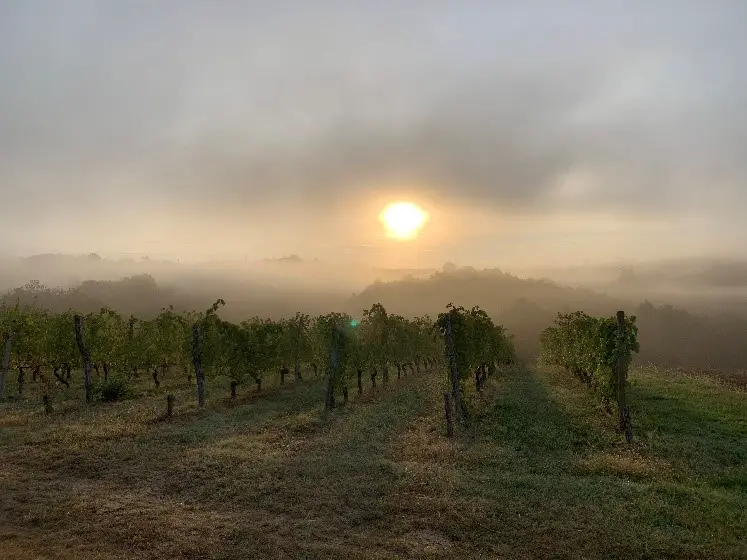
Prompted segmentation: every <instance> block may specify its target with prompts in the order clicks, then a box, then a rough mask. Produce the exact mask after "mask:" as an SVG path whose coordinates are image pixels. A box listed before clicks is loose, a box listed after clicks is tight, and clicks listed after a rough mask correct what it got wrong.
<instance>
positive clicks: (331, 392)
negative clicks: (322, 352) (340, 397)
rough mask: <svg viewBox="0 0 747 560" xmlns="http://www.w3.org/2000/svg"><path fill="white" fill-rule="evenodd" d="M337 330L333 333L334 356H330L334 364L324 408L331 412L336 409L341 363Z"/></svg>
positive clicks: (332, 350)
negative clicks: (336, 380)
mask: <svg viewBox="0 0 747 560" xmlns="http://www.w3.org/2000/svg"><path fill="white" fill-rule="evenodd" d="M337 336H338V332H337V328H333V331H332V349H331V352H332V355H331V356H330V362H331V364H332V370H331V371H330V372H329V379H328V380H327V393H326V395H325V397H324V408H325V409H326V410H331V409H333V408H334V407H335V379H336V378H337V367H338V363H339V349H338V347H337Z"/></svg>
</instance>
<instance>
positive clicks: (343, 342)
mask: <svg viewBox="0 0 747 560" xmlns="http://www.w3.org/2000/svg"><path fill="white" fill-rule="evenodd" d="M224 305H225V301H223V300H222V299H219V300H217V301H216V302H215V303H214V304H213V305H212V306H211V307H210V308H209V309H207V310H205V311H204V312H199V313H197V312H177V311H175V309H174V308H173V307H168V308H164V309H162V310H161V313H159V314H158V315H157V316H156V317H154V318H151V319H142V318H137V317H134V316H130V317H123V316H121V315H120V314H118V313H117V312H115V311H113V310H111V309H106V308H102V309H100V310H99V311H98V312H96V313H89V314H87V315H85V316H84V317H83V338H84V341H85V344H86V346H87V347H88V349H89V351H90V354H91V359H92V361H93V363H94V364H96V365H97V366H98V367H100V368H101V369H103V370H104V371H105V372H111V375H112V376H111V377H110V378H109V380H108V381H105V382H103V383H102V384H100V385H99V388H98V390H99V391H100V394H101V395H105V399H106V400H116V399H119V398H121V396H122V395H124V394H125V393H124V392H123V391H124V389H125V385H126V383H125V377H122V375H124V374H126V375H127V376H129V375H130V374H134V373H137V372H138V371H141V370H147V371H151V370H153V369H156V368H164V369H166V368H167V367H169V366H178V367H181V368H182V369H183V370H185V371H187V370H189V369H190V368H192V367H193V360H192V327H193V325H197V326H198V327H199V332H200V340H199V351H200V362H201V366H202V370H203V372H204V373H205V375H207V376H213V377H218V376H226V377H228V378H230V379H231V380H233V381H236V382H239V383H242V382H244V381H245V380H247V379H253V380H254V381H256V382H257V384H258V385H260V384H261V381H262V379H263V377H264V376H265V374H267V373H269V372H272V371H277V370H278V369H279V368H281V367H287V366H290V365H292V366H293V368H294V370H295V371H296V372H298V377H299V378H300V368H301V364H302V363H306V364H308V363H310V362H311V363H315V364H317V365H318V366H319V367H320V369H321V371H322V373H323V374H324V375H325V376H327V377H328V379H329V380H330V381H331V383H332V385H331V387H332V388H333V390H337V389H340V388H342V387H344V386H345V385H346V379H347V378H348V377H349V376H350V375H355V373H356V372H357V371H363V370H365V369H367V368H377V369H378V371H381V372H386V371H387V368H388V367H389V366H390V365H391V364H395V365H397V366H398V367H404V366H405V365H407V364H411V365H412V366H413V368H414V367H415V366H417V368H418V369H420V366H421V365H422V364H424V363H425V361H426V360H433V359H434V358H437V357H438V356H440V355H443V341H442V340H441V337H440V336H439V335H438V331H437V329H436V328H435V325H434V323H433V321H431V319H430V318H429V317H427V316H426V317H420V318H416V319H414V320H411V319H408V318H405V317H402V316H399V315H394V314H390V313H388V312H387V311H386V309H385V308H384V307H383V306H382V305H381V304H376V305H374V306H372V307H371V309H369V310H366V311H364V312H363V317H362V320H361V321H360V322H359V321H355V320H353V318H352V317H350V316H349V315H345V314H341V313H329V314H327V315H322V316H319V317H316V318H311V317H309V316H308V315H305V314H302V313H296V315H295V316H293V317H291V318H288V319H283V320H280V321H274V320H270V319H262V318H259V317H254V318H252V319H249V320H246V321H243V322H241V323H240V324H236V323H231V322H228V321H224V320H223V319H221V317H220V314H219V313H220V310H221V308H222V307H223V306H224ZM477 315H479V313H478V314H477ZM477 315H475V316H476V317H477ZM73 317H74V312H73V311H72V310H70V311H65V312H62V313H53V312H50V311H48V310H45V309H43V308H41V307H38V306H36V305H25V306H21V305H20V304H16V305H15V306H13V307H10V306H6V305H4V304H0V331H2V334H4V335H7V334H8V333H11V332H12V333H13V334H14V341H13V345H12V360H13V361H12V365H13V366H14V367H34V368H38V369H39V370H42V369H45V368H48V369H50V370H52V371H53V372H57V373H59V372H60V370H62V371H63V372H64V371H65V370H73V369H78V368H79V367H81V362H82V358H81V355H80V351H79V349H78V347H77V344H76V340H75V328H74V321H73ZM485 317H487V316H484V317H482V316H480V320H484V319H485ZM487 321H488V323H489V325H492V323H490V322H489V319H487ZM475 323H476V324H477V323H479V320H477V319H476V320H475ZM492 329H493V330H490V328H488V329H487V331H486V332H490V333H492V334H493V335H500V334H501V333H502V332H503V331H502V330H500V329H499V328H497V327H492ZM499 339H500V336H499V337H498V339H496V341H497V342H496V341H494V342H496V344H498V343H500V344H506V343H507V342H506V341H505V340H502V339H501V340H499ZM484 342H485V344H486V345H489V344H491V342H490V340H489V338H485V340H484ZM509 342H510V341H509ZM500 344H499V345H500ZM509 346H510V344H509ZM497 347H498V346H496V345H495V344H493V346H489V348H491V349H492V350H490V352H492V354H494V355H497V354H496V353H495V352H493V350H495V348H497ZM477 348H479V346H474V348H473V350H472V352H473V353H474V352H477V350H476V349H477ZM485 352H488V351H487V350H486V351H485ZM485 352H483V354H485V355H487V354H486V353H485ZM483 354H480V356H481V357H484V356H483ZM481 359H482V358H481ZM40 373H42V374H43V372H41V371H40ZM48 377H49V378H53V376H48ZM120 389H122V391H120Z"/></svg>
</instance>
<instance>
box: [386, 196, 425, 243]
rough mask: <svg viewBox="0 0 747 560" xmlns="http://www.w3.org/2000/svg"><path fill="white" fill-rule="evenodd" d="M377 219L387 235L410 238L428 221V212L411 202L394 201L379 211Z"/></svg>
mask: <svg viewBox="0 0 747 560" xmlns="http://www.w3.org/2000/svg"><path fill="white" fill-rule="evenodd" d="M379 219H380V220H381V222H382V223H383V224H384V227H385V228H386V230H387V234H388V235H389V237H394V238H396V239H412V238H414V237H415V236H417V234H418V232H419V231H420V230H421V229H422V228H423V226H424V225H425V222H426V221H428V214H427V213H426V212H425V211H423V210H422V209H421V208H420V207H419V206H418V205H417V204H413V203H412V202H394V203H392V204H389V205H388V206H387V207H386V208H384V210H382V211H381V214H380V215H379Z"/></svg>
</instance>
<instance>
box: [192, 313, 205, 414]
mask: <svg viewBox="0 0 747 560" xmlns="http://www.w3.org/2000/svg"><path fill="white" fill-rule="evenodd" d="M192 364H193V365H194V367H195V378H196V379H197V405H198V406H205V374H204V372H203V371H202V360H201V358H200V325H199V324H198V323H195V324H194V325H192Z"/></svg>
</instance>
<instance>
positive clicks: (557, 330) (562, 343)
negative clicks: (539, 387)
mask: <svg viewBox="0 0 747 560" xmlns="http://www.w3.org/2000/svg"><path fill="white" fill-rule="evenodd" d="M635 321H636V318H635V316H633V317H626V319H625V323H624V329H623V330H622V331H618V328H617V319H616V318H615V317H611V318H610V317H601V318H598V317H591V316H589V315H587V314H586V313H584V312H582V311H576V312H575V313H570V314H566V315H564V314H560V313H559V314H558V317H557V319H556V320H555V323H554V325H553V326H552V327H549V328H547V329H545V331H543V333H542V335H541V337H540V349H541V354H540V359H541V361H542V362H543V363H544V364H547V365H554V366H560V367H562V368H564V369H565V370H567V371H569V372H570V373H572V374H573V375H575V376H577V377H578V378H579V379H581V380H582V381H583V382H584V383H586V384H587V385H588V386H589V387H593V388H594V389H596V390H597V391H599V393H600V394H601V396H602V398H603V399H605V400H607V401H613V400H614V399H615V395H616V390H617V377H616V373H615V366H616V363H617V360H618V357H622V358H623V359H624V360H625V363H626V364H627V365H629V364H630V362H631V361H632V359H633V353H634V352H638V351H639V350H640V346H639V344H638V327H637V326H636V324H635Z"/></svg>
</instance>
